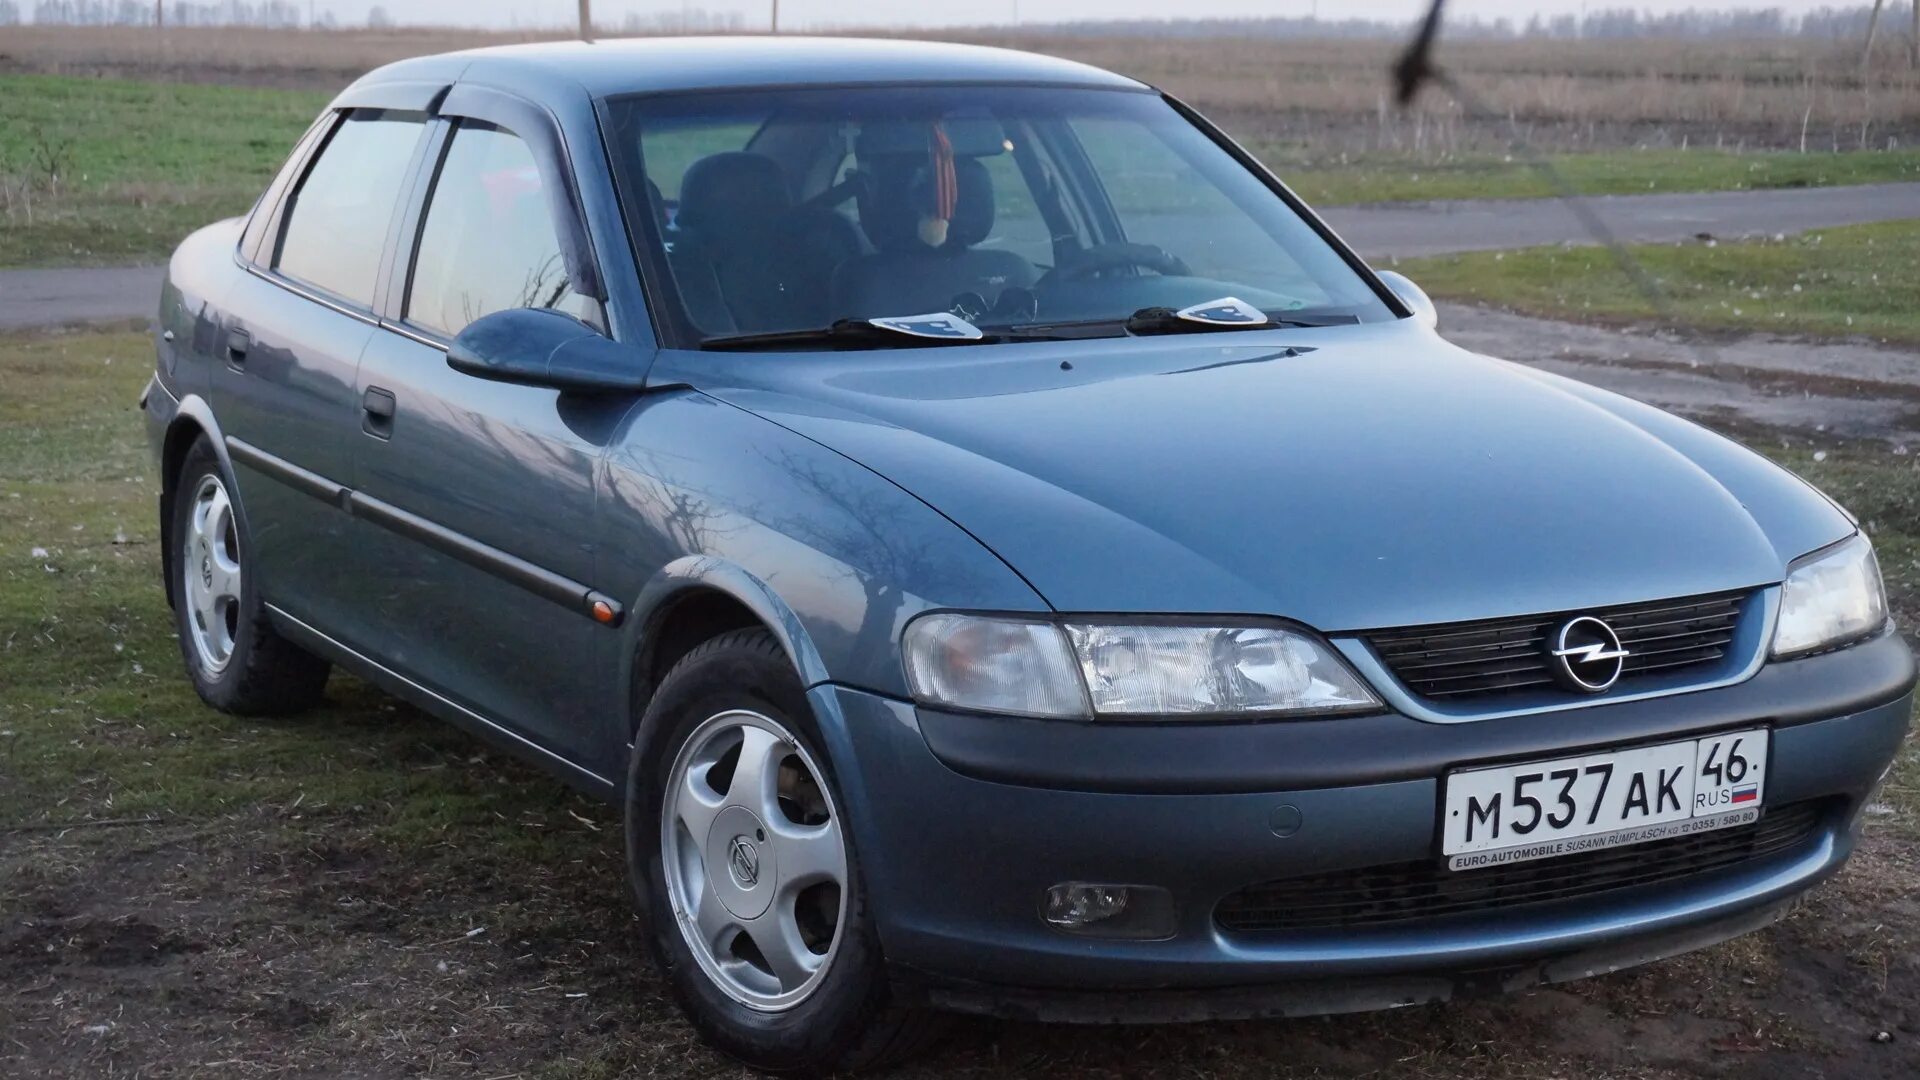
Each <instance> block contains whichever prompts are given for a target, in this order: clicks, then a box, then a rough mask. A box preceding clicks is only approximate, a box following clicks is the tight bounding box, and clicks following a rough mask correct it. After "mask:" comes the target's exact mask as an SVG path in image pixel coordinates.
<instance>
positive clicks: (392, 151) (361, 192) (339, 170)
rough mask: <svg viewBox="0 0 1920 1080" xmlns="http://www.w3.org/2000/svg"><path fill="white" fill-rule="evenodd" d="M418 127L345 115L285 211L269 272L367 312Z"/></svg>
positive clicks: (395, 115) (372, 115)
mask: <svg viewBox="0 0 1920 1080" xmlns="http://www.w3.org/2000/svg"><path fill="white" fill-rule="evenodd" d="M425 130H426V125H425V123H424V122H423V119H422V117H421V116H420V114H418V113H403V112H389V111H384V110H378V109H356V110H354V111H353V112H351V113H349V114H348V115H347V118H346V119H345V120H344V121H342V122H341V124H340V127H339V129H338V130H336V131H335V132H334V133H333V137H332V138H330V139H328V140H327V144H326V145H325V146H324V147H322V148H321V149H320V156H319V158H318V159H316V160H315V161H314V163H313V167H312V168H310V169H308V170H307V175H306V177H305V179H303V180H301V182H300V187H299V190H297V191H295V192H294V195H293V199H292V201H291V202H290V203H289V204H288V206H287V212H286V224H285V226H284V227H283V228H282V230H281V233H280V243H279V245H278V247H277V249H276V250H275V252H274V259H273V268H274V269H275V270H276V271H278V272H280V273H281V274H284V275H286V276H287V277H289V278H292V279H293V280H295V281H298V282H301V283H303V284H307V285H312V286H314V287H315V288H318V289H321V290H323V291H325V292H329V293H332V294H333V295H334V296H337V297H339V298H341V299H343V300H347V301H350V302H351V303H354V304H357V305H359V306H361V307H371V306H372V304H373V289H374V283H375V279H376V278H378V277H379V273H380V253H381V252H382V251H383V250H384V249H385V247H386V242H387V228H388V226H389V225H390V224H391V223H392V221H393V210H394V206H395V204H397V203H398V202H399V199H400V186H401V184H403V183H404V182H405V181H406V178H407V170H408V166H409V165H411V164H412V162H413V152H414V148H415V146H416V145H417V144H418V143H419V141H420V135H421V133H422V132H423V131H425Z"/></svg>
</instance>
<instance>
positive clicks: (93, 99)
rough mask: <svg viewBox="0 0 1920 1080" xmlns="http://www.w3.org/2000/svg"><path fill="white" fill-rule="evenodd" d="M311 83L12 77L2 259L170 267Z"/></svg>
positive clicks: (1384, 185)
mask: <svg viewBox="0 0 1920 1080" xmlns="http://www.w3.org/2000/svg"><path fill="white" fill-rule="evenodd" d="M327 96H328V95H327V94H326V93H323V92H317V91H311V90H284V89H272V88H258V87H223V86H209V85H198V84H189V83H177V82H175V83H166V82H159V83H156V82H135V81H124V80H119V79H89V78H76V77H71V76H48V75H0V222H3V223H4V225H5V227H4V228H0V266H69V265H109V264H116V263H127V262H139V261H152V260H158V259H162V258H164V257H165V256H166V254H167V253H168V252H169V251H171V250H172V248H173V246H174V245H175V244H176V243H178V242H179V239H180V238H181V237H182V236H184V235H186V233H188V232H189V231H191V230H192V229H194V228H196V227H198V226H199V225H202V224H205V223H206V222H208V221H212V220H214V219H217V218H221V217H226V216H230V215H233V214H238V213H243V212H245V210H246V209H247V207H248V206H249V205H251V203H252V201H253V199H254V197H255V196H257V195H258V194H259V192H260V189H261V188H262V187H264V186H265V185H266V182H267V180H268V178H269V177H270V176H271V175H272V172H273V170H274V169H275V168H276V167H278V165H279V163H280V162H281V160H282V159H283V158H284V157H285V155H286V153H287V151H288V150H289V149H290V148H291V147H292V145H293V142H294V140H296V139H297V138H298V137H299V135H300V132H301V131H303V130H304V129H305V128H306V126H307V125H308V124H309V123H311V122H312V120H313V118H314V116H315V115H316V114H317V113H318V111H319V110H320V108H321V107H322V106H323V105H324V104H325V103H326V100H327ZM1253 148H1254V150H1255V151H1256V152H1257V153H1260V154H1261V155H1262V156H1263V157H1265V158H1266V160H1267V161H1268V162H1269V163H1271V164H1273V165H1274V167H1275V168H1276V169H1277V170H1279V171H1280V173H1281V174H1282V176H1283V177H1285V178H1286V179H1287V181H1288V182H1289V183H1290V184H1292V185H1293V186H1294V187H1295V189H1296V190H1298V191H1299V192H1300V193H1301V194H1302V195H1303V196H1305V197H1306V198H1307V199H1308V200H1309V201H1310V202H1313V203H1315V204H1317V205H1323V206H1326V205H1336V204H1343V203H1364V202H1379V201H1389V200H1405V199H1442V198H1493V197H1501V198H1534V197H1542V196H1546V195H1550V194H1552V189H1551V188H1550V186H1549V185H1548V184H1547V182H1546V181H1545V180H1544V179H1543V178H1542V177H1541V176H1540V175H1539V174H1538V173H1537V172H1535V171H1534V170H1533V169H1532V168H1530V167H1529V166H1527V165H1525V164H1523V163H1521V162H1517V161H1514V160H1512V158H1511V156H1510V155H1494V154H1479V153H1476V154H1467V155H1453V154H1442V155H1438V156H1435V157H1431V158H1426V157H1415V156H1410V155H1407V154H1381V153H1373V154H1365V155H1360V156H1357V157H1349V158H1345V159H1342V158H1341V157H1339V156H1338V155H1335V156H1333V157H1331V158H1329V157H1325V156H1321V155H1317V154H1316V153H1314V152H1313V150H1312V149H1311V147H1310V145H1309V144H1305V143H1302V142H1300V141H1297V140H1296V141H1286V142H1274V141H1266V142H1261V141H1255V142H1254V143H1253ZM1553 160H1554V163H1555V165H1556V167H1557V168H1559V169H1560V170H1561V172H1562V173H1563V174H1564V175H1565V176H1566V177H1567V178H1568V179H1569V180H1570V181H1571V182H1572V183H1573V184H1574V185H1575V186H1576V187H1577V188H1579V189H1580V190H1581V191H1584V192H1588V193H1592V194H1618V193H1645V192H1649V191H1710V190H1730V189H1741V188H1767V187H1807V186H1821V185H1829V184H1851V183H1866V182H1874V181H1886V180H1913V179H1920V150H1899V151H1883V150H1871V151H1843V152H1839V153H1831V152H1828V153H1811V154H1800V153H1792V152H1767V153H1746V154H1734V153H1730V152H1726V151H1715V150H1710V149H1697V150H1631V149H1616V150H1609V151H1602V152H1591V153H1568V154H1558V155H1555V156H1554V158H1553Z"/></svg>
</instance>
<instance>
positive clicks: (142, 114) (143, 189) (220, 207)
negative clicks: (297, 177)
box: [0, 75, 326, 266]
mask: <svg viewBox="0 0 1920 1080" xmlns="http://www.w3.org/2000/svg"><path fill="white" fill-rule="evenodd" d="M325 103H326V95H323V94H316V93H312V92H305V91H286V90H259V89H251V88H235V87H221V86H193V85H185V84H179V83H172V84H167V83H138V82H122V81H117V80H103V79H78V78H61V77H48V76H31V75H27V76H23V75H0V211H3V212H4V225H5V227H4V228H0V265H12V266H20V265H81V264H90V263H124V262H136V261H141V260H150V259H157V258H161V257H164V256H165V255H166V253H167V252H168V251H170V250H172V248H173V246H174V245H175V244H177V243H178V242H179V241H180V238H181V237H183V236H185V235H186V234H187V233H188V232H190V231H192V230H193V229H195V228H198V227H199V226H201V225H204V224H206V223H207V222H209V221H212V220H215V219H217V218H221V217H228V216H231V215H233V214H238V213H243V212H245V211H246V209H247V207H248V206H250V205H251V204H252V203H253V200H254V198H255V197H256V196H258V195H259V194H260V189H261V188H262V187H264V186H265V185H266V181H267V178H268V177H270V176H271V175H272V173H273V170H274V168H276V167H277V166H278V165H279V164H280V162H281V161H282V160H284V159H285V157H286V155H287V152H288V151H289V150H291V149H292V147H293V143H294V141H295V140H296V139H298V138H299V136H300V133H301V132H302V131H303V130H305V129H306V126H307V125H308V124H310V123H312V122H313V118H314V117H315V116H316V115H317V114H318V112H319V110H320V108H321V106H322V105H324V104H325Z"/></svg>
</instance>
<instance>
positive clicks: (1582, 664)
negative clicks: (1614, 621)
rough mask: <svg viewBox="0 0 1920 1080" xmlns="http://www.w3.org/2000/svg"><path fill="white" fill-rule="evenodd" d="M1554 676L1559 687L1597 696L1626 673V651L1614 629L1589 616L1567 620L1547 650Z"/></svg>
mask: <svg viewBox="0 0 1920 1080" xmlns="http://www.w3.org/2000/svg"><path fill="white" fill-rule="evenodd" d="M1548 651H1549V653H1551V655H1552V656H1553V675H1554V678H1555V679H1556V680H1558V681H1559V683H1560V684H1561V685H1562V686H1565V687H1567V688H1568V689H1570V690H1581V691H1585V692H1586V693H1589V694H1598V693H1600V692H1601V691H1602V690H1606V689H1607V688H1609V687H1611V686H1612V685H1613V684H1614V683H1616V682H1619V681H1620V673H1621V672H1622V671H1625V670H1626V666H1627V650H1626V649H1625V648H1624V647H1623V646H1621V644H1620V635H1619V634H1616V633H1614V632H1613V627H1611V626H1608V625H1607V624H1606V623H1604V622H1601V621H1600V620H1599V619H1596V618H1594V617H1593V616H1591V615H1582V616H1580V617H1579V618H1575V619H1568V620H1567V621H1566V622H1565V623H1562V624H1561V626H1560V630H1559V632H1558V633H1556V634H1554V636H1553V639H1552V642H1551V645H1550V646H1549V649H1548Z"/></svg>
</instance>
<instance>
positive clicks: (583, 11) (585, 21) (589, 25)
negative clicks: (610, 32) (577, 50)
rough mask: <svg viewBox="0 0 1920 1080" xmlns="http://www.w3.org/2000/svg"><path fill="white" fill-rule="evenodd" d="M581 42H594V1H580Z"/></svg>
mask: <svg viewBox="0 0 1920 1080" xmlns="http://www.w3.org/2000/svg"><path fill="white" fill-rule="evenodd" d="M580 40H581V41H592V40H593V0H580Z"/></svg>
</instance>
